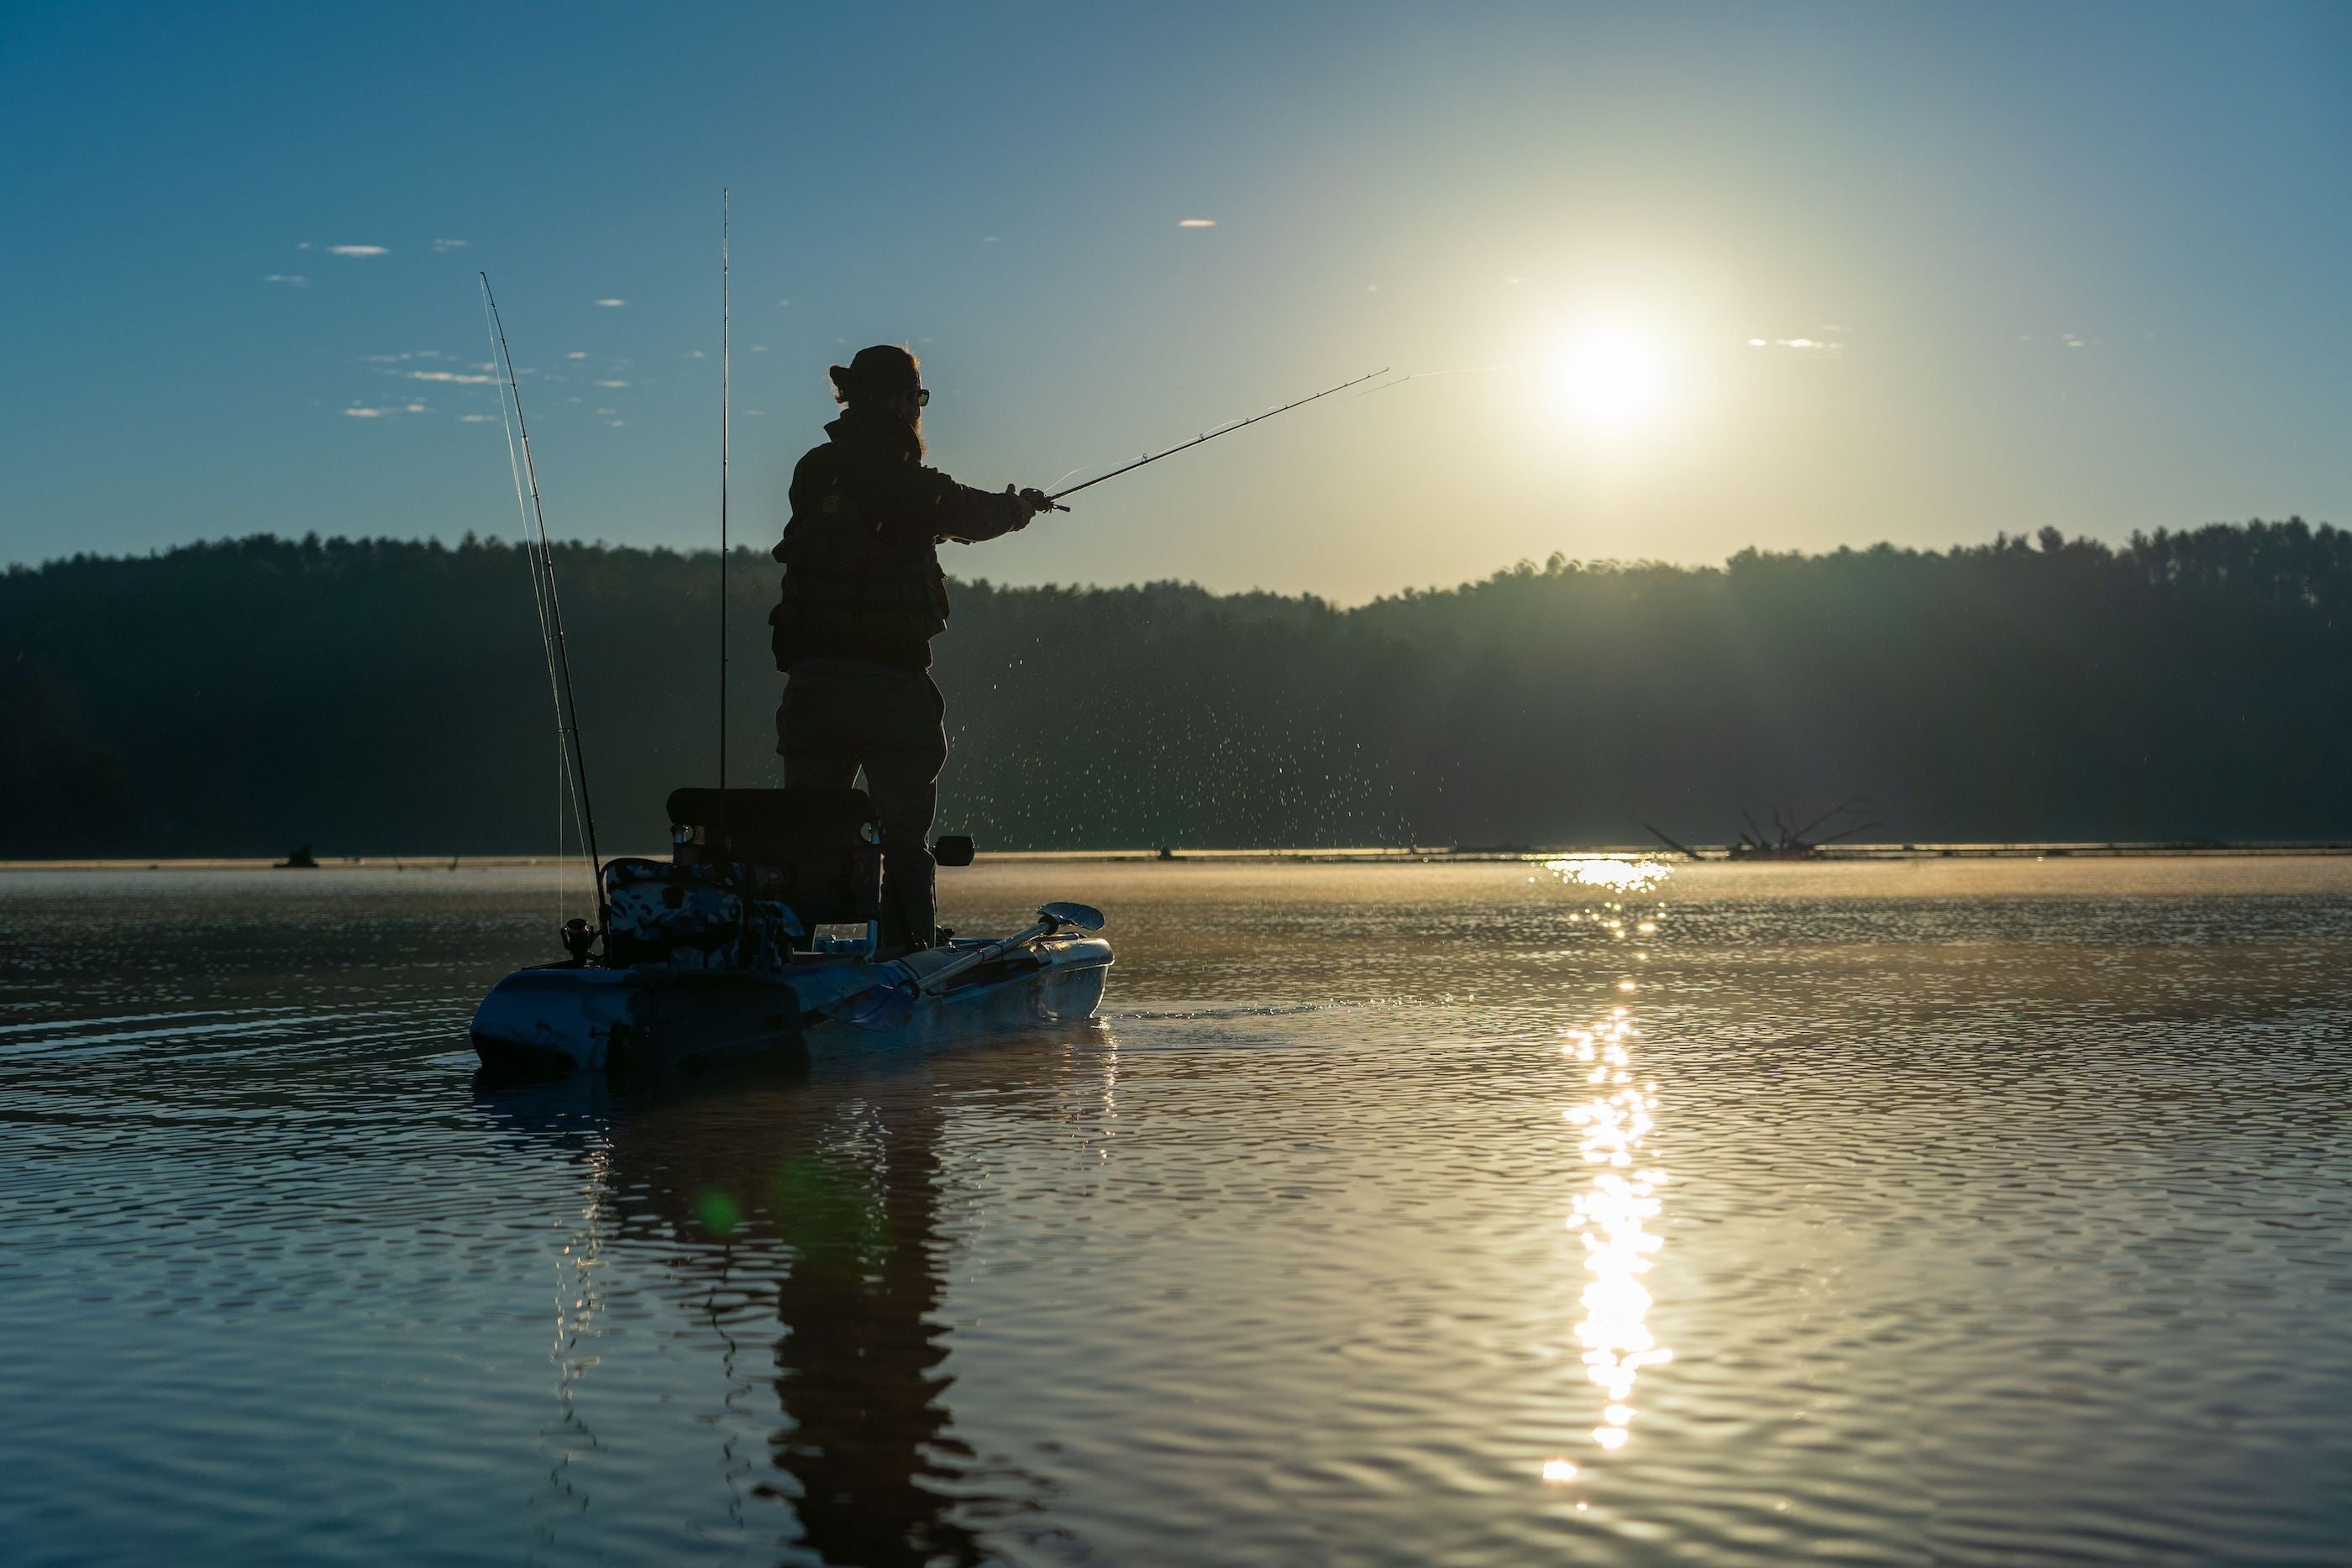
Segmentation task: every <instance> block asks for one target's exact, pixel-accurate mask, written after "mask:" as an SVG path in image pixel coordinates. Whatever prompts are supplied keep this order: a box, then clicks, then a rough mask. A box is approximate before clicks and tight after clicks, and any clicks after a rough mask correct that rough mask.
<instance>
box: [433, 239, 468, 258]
mask: <svg viewBox="0 0 2352 1568" xmlns="http://www.w3.org/2000/svg"><path fill="white" fill-rule="evenodd" d="M470 243H472V242H470V241H467V240H462V239H436V240H435V241H434V242H433V254H434V255H436V256H438V255H440V254H441V253H442V252H443V251H447V250H463V249H465V248H466V246H467V245H468V244H470Z"/></svg>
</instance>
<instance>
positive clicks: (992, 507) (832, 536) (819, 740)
mask: <svg viewBox="0 0 2352 1568" xmlns="http://www.w3.org/2000/svg"><path fill="white" fill-rule="evenodd" d="M832 376H833V384H834V395H835V397H836V398H837V399H838V400H839V401H840V402H842V403H843V404H844V405H845V406H844V408H843V410H842V414H841V417H840V418H839V419H836V420H835V421H834V422H833V423H830V424H828V425H826V426H825V427H824V430H825V434H826V436H827V437H828V440H827V442H826V444H824V445H823V446H819V447H816V448H814V450H812V451H811V452H810V453H809V454H808V455H806V456H804V457H803V458H802V459H801V461H800V465H799V466H798V467H796V468H795V469H793V487H792V503H793V516H792V520H791V522H789V523H788V524H786V525H785V528H784V537H783V541H782V543H781V544H779V545H777V546H776V549H775V557H776V559H778V560H779V561H782V563H783V567H784V583H783V597H782V602H780V603H779V604H777V606H776V608H775V609H774V611H772V612H771V613H770V614H769V617H768V620H769V622H770V624H772V626H773V627H774V628H775V638H774V642H775V653H776V667H777V668H778V669H780V670H782V671H783V672H784V674H785V681H784V700H783V704H782V706H780V707H779V708H777V710H776V749H777V750H778V751H779V752H781V753H782V756H783V759H784V783H785V784H786V786H788V787H790V788H793V789H808V788H814V789H844V788H846V787H847V786H848V785H849V784H850V783H851V781H852V780H853V779H855V778H856V774H857V771H858V769H859V768H861V767H862V768H864V769H865V772H866V790H867V792H868V793H869V794H871V795H872V797H873V800H874V810H875V816H876V818H877V825H878V826H879V827H880V829H881V831H882V867H883V871H882V889H883V910H882V941H883V946H884V950H885V951H886V952H894V953H895V952H900V951H904V950H906V949H908V948H913V947H927V946H930V944H931V942H932V939H933V936H934V932H935V926H934V925H933V921H934V911H935V909H936V904H937V900H936V881H937V877H938V868H937V866H936V865H935V864H934V862H932V859H931V852H930V847H929V842H928V841H929V838H930V832H931V821H932V818H933V817H934V815H935V814H936V813H937V812H938V810H939V800H940V789H939V778H940V768H941V767H942V766H943V765H944V764H945V763H946V761H947V747H948V742H947V730H946V728H945V727H944V725H943V723H942V719H943V716H944V712H945V704H944V703H943V702H942V701H941V700H940V689H939V687H938V686H937V685H934V684H933V682H932V680H931V678H930V676H929V674H928V672H929V669H930V666H931V646H930V644H931V639H932V638H933V637H936V636H938V635H939V634H940V632H942V631H944V630H946V628H947V622H948V592H947V576H946V574H945V573H944V572H942V571H941V570H940V559H939V550H938V549H937V546H938V544H939V541H940V540H941V539H956V540H959V541H961V542H963V543H966V544H970V543H976V542H978V541H980V540H982V539H992V538H1000V537H1002V536H1003V535H1004V534H1008V533H1011V532H1013V531H1014V530H1015V529H1018V528H1025V527H1026V526H1027V525H1028V522H1029V519H1030V518H1031V517H1034V516H1036V515H1037V514H1038V513H1039V512H1042V511H1045V510H1046V509H1048V508H1049V507H1051V505H1052V503H1051V502H1049V501H1047V500H1046V499H1045V496H1044V495H1043V494H1042V493H1041V492H1039V491H1036V490H1024V491H1021V492H1020V493H1018V494H1015V493H1014V492H1013V489H1012V487H1011V486H1007V487H1006V488H1005V489H1004V490H1003V492H1002V493H1001V494H1000V493H995V492H991V491H987V490H975V489H972V488H971V487H970V486H964V485H959V484H957V483H956V482H955V481H954V480H952V479H950V478H949V477H948V476H946V475H944V474H942V473H940V471H939V470H938V469H936V468H927V467H925V466H923V462H922V459H923V435H922V427H923V415H922V410H923V406H924V405H925V404H926V403H928V402H929V401H930V395H931V394H930V393H929V392H927V391H926V390H924V387H923V385H922V380H921V376H920V373H919V366H918V365H917V364H916V361H915V356H914V355H912V354H910V353H908V351H907V350H904V349H899V348H893V347H890V346H889V345H887V344H877V345H876V346H875V347H873V348H870V349H861V350H858V352H857V356H856V358H855V359H853V360H851V361H850V362H849V363H848V364H847V365H835V366H834V367H833V370H832Z"/></svg>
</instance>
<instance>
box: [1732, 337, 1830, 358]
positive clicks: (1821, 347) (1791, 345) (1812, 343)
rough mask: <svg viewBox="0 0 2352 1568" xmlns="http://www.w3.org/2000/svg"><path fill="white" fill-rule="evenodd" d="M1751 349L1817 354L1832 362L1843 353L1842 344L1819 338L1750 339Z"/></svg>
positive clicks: (1749, 345)
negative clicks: (1786, 350)
mask: <svg viewBox="0 0 2352 1568" xmlns="http://www.w3.org/2000/svg"><path fill="white" fill-rule="evenodd" d="M1748 347H1749V348H1751V349H1793V350H1796V351H1797V352H1798V353H1801V354H1818V355H1820V356H1821V357H1822V358H1823V359H1830V360H1834V359H1837V358H1839V357H1841V356H1842V355H1843V354H1844V353H1845V345H1844V344H1843V343H1832V342H1830V341H1828V340H1824V339H1821V338H1750V339H1748Z"/></svg>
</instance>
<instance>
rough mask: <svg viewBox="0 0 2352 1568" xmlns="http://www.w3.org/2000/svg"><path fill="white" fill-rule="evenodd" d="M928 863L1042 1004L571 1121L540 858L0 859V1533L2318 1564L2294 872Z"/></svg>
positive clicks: (388, 1543) (2331, 1115)
mask: <svg viewBox="0 0 2352 1568" xmlns="http://www.w3.org/2000/svg"><path fill="white" fill-rule="evenodd" d="M1580 878H1581V879H1582V880H1580ZM946 880H947V887H946V892H945V902H946V904H948V906H949V907H948V916H949V918H950V919H952V920H953V921H954V923H955V924H958V925H962V926H964V927H966V928H967V929H972V930H978V929H985V928H989V927H1010V926H1011V925H1014V924H1016V923H1017V922H1018V919H1019V917H1020V916H1022V915H1024V912H1025V911H1026V910H1027V909H1028V908H1029V907H1031V906H1032V905H1033V904H1034V903H1035V902H1036V901H1037V900H1039V899H1041V898H1045V897H1075V898H1082V899H1087V900H1089V901H1091V902H1095V903H1098V904H1101V905H1102V906H1103V907H1104V908H1105V909H1106V910H1107V911H1108V913H1109V915H1110V916H1111V926H1110V929H1109V932H1108V935H1110V936H1112V937H1113V939H1114V941H1115V942H1116V943H1117V945H1118V955H1119V958H1118V968H1117V969H1116V970H1115V971H1114V974H1113V978H1112V982H1111V988H1110V992H1109V995H1108V998H1107V1001H1106V1003H1105V1014H1104V1018H1103V1019H1102V1021H1101V1023H1100V1024H1099V1025H1098V1026H1097V1027H1095V1028H1092V1029H1088V1030H1077V1031H1072V1032H1065V1033H1061V1034H1057V1035H1055V1036H1051V1037H1047V1038H1022V1039H1013V1040H997V1041H991V1042H984V1043H976V1044H971V1045H968V1046H962V1047H958V1048H954V1049H951V1050H946V1051H936V1052H931V1053H929V1054H923V1055H919V1056H915V1057H911V1058H900V1059H893V1058H889V1057H877V1056H867V1057H864V1058H860V1059H853V1060H847V1061H821V1062H819V1063H817V1064H815V1065H814V1066H813V1067H812V1068H811V1069H810V1070H809V1071H808V1072H807V1073H806V1075H805V1077H804V1078H801V1079H797V1080H792V1081H772V1080H771V1081H761V1082H751V1083H728V1084H722V1085H719V1086H717V1087H716V1088H714V1089H711V1090H709V1091H707V1092H701V1093H698V1094H694V1095H690V1096H686V1097H679V1096H676V1095H671V1096H668V1097H664V1098H657V1099H636V1100H631V1099H628V1098H625V1097H618V1096H615V1095H613V1094H611V1093H608V1092H605V1091H604V1090H603V1089H602V1088H601V1087H598V1086H593V1085H564V1086H555V1087H550V1086H536V1087H530V1088H522V1089H503V1090H492V1089H487V1088H482V1087H478V1086H477V1085H476V1083H475V1082H474V1081H473V1068H474V1061H473V1058H472V1054H471V1051H470V1050H469V1049H468V1047H467V1040H466V1035H465V1024H466V1019H467V1014H468V1012H469V1011H470V1010H471V1008H472V1005H473V1003H474V1001H475V999H476V998H477V997H478V995H479V994H480V992H481V991H482V990H483V989H484V988H486V987H487V986H488V984H489V983H490V982H491V981H492V980H494V979H495V978H497V977H498V976H499V974H501V973H502V972H504V971H505V970H506V969H508V968H509V967H513V966H515V965H517V964H520V963H522V962H526V961H536V960H540V959H543V958H545V957H549V956H553V955H552V952H551V948H552V943H551V939H550V933H551V925H552V923H553V918H554V915H555V913H556V910H557V900H556V897H555V894H554V892H553V891H552V886H551V883H549V882H548V881H547V880H546V879H545V877H544V876H543V875H541V874H540V873H523V872H473V871H460V872H456V873H448V872H431V873H392V872H361V871H352V872H338V871H326V872H319V873H288V872H280V873H176V874H175V873H144V874H134V873H0V977H5V982H6V984H5V988H0V1118H5V1124H0V1203H5V1217H6V1220H5V1242H0V1345H5V1354H4V1355H0V1408H5V1411H6V1413H7V1420H6V1424H5V1435H0V1542H5V1544H0V1557H5V1560H6V1561H7V1562H8V1563H12V1564H18V1565H28V1564H35V1563H109V1562H111V1563H154V1562H178V1563H191V1562H213V1563H331V1562H356V1563H418V1562H425V1561H431V1562H435V1563H476V1562H478V1563H515V1562H523V1561H532V1562H544V1563H584V1562H647V1563H652V1562H661V1563H688V1562H697V1561H705V1560H707V1561H712V1562H728V1563H733V1562H750V1563H818V1562H824V1563H862V1564H888V1563H979V1562H991V1561H1003V1562H1012V1563H1158V1562H1200V1563H1312V1562H1344V1563H1381V1562H1386V1563H1465V1564H1486V1563H1513V1564H1517V1563H1532V1562H1560V1563H1612V1564H1613V1563H1721V1562H1757V1561H1782V1560H1789V1559H1794V1558H1797V1557H1830V1558H1837V1559H1843V1560H1846V1561H1853V1562H1865V1563H2018V1562H2032V1563H2049V1562H2064V1561H2097V1562H2116V1563H2214V1562H2242V1563H2315V1562H2338V1563H2346V1562H2352V1140H2347V1125H2348V1124H2347V1113H2352V860H2308V861H2303V860H2243V861H2220V860H2214V861H2208V860H2199V861H2137V862H2116V861H2110V862H2086V861H2066V860H2053V861H2048V862H1928V863H1924V864H1923V863H1917V862H1905V863H1886V864H1864V865H1852V866H1834V865H1832V866H1781V867H1732V866H1724V865H1709V866H1700V867H1684V868H1679V869H1676V870H1675V871H1674V873H1672V875H1671V876H1670V877H1668V878H1666V879H1665V880H1664V881H1663V882H1658V883H1655V884H1654V885H1641V883H1642V882H1643V879H1642V878H1640V877H1638V876H1627V875H1624V874H1623V873H1622V867H1611V866H1601V867H1598V868H1596V867H1591V866H1583V865H1564V866H1561V867H1559V868H1557V869H1551V868H1547V867H1544V866H1541V865H1516V864H1482V865H1453V866H1431V867H1406V866H1311V865H1297V864H1269V865H1256V866H1252V865H1230V864H1185V863H1181V862H1180V863H1177V864H1173V865H1152V864H1130V865H1113V864H1103V863H1086V862H1072V863H1060V864H1056V863H1035V862H1030V863H1000V864H996V865H989V864H986V863H983V864H982V865H981V866H979V867H975V868H973V869H972V870H971V871H969V872H963V873H949V875H948V877H947V879H946ZM1616 884H1622V885H1616Z"/></svg>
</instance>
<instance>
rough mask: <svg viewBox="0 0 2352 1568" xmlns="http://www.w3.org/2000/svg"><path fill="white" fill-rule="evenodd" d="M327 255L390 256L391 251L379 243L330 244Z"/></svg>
mask: <svg viewBox="0 0 2352 1568" xmlns="http://www.w3.org/2000/svg"><path fill="white" fill-rule="evenodd" d="M327 254H328V255H329V256H390V255H391V254H392V252H391V251H390V250H389V249H387V248H385V247H384V246H380V245H331V246H328V247H327Z"/></svg>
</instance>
